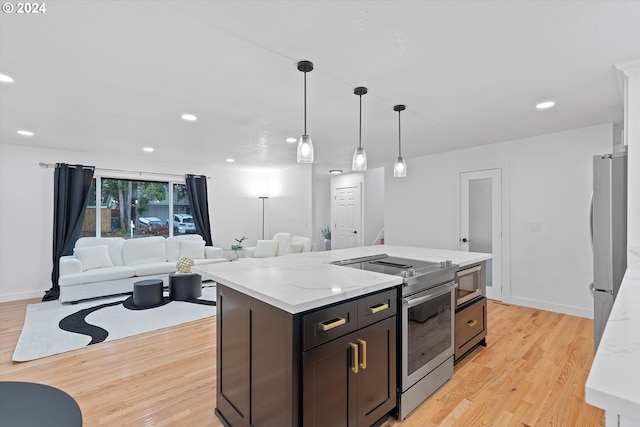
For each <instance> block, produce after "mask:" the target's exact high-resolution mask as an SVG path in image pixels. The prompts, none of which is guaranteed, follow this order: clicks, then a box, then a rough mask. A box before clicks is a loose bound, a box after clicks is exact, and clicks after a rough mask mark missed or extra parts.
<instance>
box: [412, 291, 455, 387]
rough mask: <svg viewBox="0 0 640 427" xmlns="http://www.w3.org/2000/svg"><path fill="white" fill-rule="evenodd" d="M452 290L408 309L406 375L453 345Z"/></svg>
mask: <svg viewBox="0 0 640 427" xmlns="http://www.w3.org/2000/svg"><path fill="white" fill-rule="evenodd" d="M451 319H452V315H451V293H450V292H447V293H445V294H443V295H440V296H437V297H435V298H433V299H430V300H427V301H425V302H423V303H421V304H418V305H416V306H414V307H410V308H409V309H408V313H407V355H406V356H407V368H408V370H407V375H411V374H413V373H414V372H416V371H417V370H418V369H420V368H421V367H423V366H424V365H425V364H426V363H428V362H430V361H431V360H433V359H434V358H435V357H437V356H438V355H440V354H441V353H443V352H445V351H447V350H448V349H450V348H451V340H452V337H451V334H452V331H453V328H452V324H451Z"/></svg>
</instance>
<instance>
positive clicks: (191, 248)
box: [180, 240, 204, 259]
mask: <svg viewBox="0 0 640 427" xmlns="http://www.w3.org/2000/svg"><path fill="white" fill-rule="evenodd" d="M180 258H191V259H200V258H204V240H200V241H197V240H193V241H188V240H184V241H182V242H181V245H180Z"/></svg>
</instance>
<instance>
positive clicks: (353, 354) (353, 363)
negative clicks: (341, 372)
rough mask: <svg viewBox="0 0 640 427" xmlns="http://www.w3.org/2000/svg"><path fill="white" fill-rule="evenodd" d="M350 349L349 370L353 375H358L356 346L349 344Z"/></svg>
mask: <svg viewBox="0 0 640 427" xmlns="http://www.w3.org/2000/svg"><path fill="white" fill-rule="evenodd" d="M349 347H351V370H352V371H353V373H354V374H357V373H358V345H357V344H354V343H352V342H350V343H349Z"/></svg>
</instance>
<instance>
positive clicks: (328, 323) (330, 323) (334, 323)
mask: <svg viewBox="0 0 640 427" xmlns="http://www.w3.org/2000/svg"><path fill="white" fill-rule="evenodd" d="M345 323H347V319H345V318H344V317H336V318H335V319H329V320H325V321H323V322H320V323H319V325H320V329H321V330H322V331H330V330H331V329H333V328H337V327H338V326H342V325H344V324H345Z"/></svg>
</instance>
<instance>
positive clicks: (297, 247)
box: [287, 243, 304, 254]
mask: <svg viewBox="0 0 640 427" xmlns="http://www.w3.org/2000/svg"><path fill="white" fill-rule="evenodd" d="M303 249H304V245H303V244H302V243H291V244H290V245H289V247H288V248H287V253H288V254H299V253H301V252H302V250H303Z"/></svg>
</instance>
